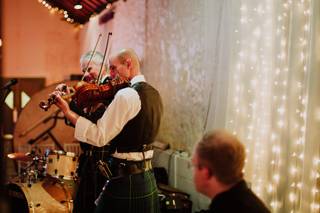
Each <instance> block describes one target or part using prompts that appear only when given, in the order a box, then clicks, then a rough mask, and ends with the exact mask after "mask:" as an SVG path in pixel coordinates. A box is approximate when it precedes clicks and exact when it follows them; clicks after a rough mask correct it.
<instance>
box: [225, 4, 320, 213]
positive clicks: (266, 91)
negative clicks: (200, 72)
mask: <svg viewBox="0 0 320 213" xmlns="http://www.w3.org/2000/svg"><path fill="white" fill-rule="evenodd" d="M246 3H247V4H246ZM311 3H312V0H296V1H293V0H282V1H273V0H264V1H257V2H255V4H253V2H252V1H250V2H249V1H244V0H243V1H241V7H240V11H239V12H240V19H239V25H238V28H237V29H235V30H234V34H235V37H236V38H237V40H236V41H235V43H236V48H238V53H237V56H236V60H235V69H233V71H232V72H233V73H232V75H230V76H232V77H231V79H230V80H231V83H230V91H229V97H232V100H230V101H231V102H230V103H231V104H230V106H229V108H228V118H229V119H228V122H227V128H228V129H231V130H232V131H233V133H234V134H236V135H238V136H239V137H240V138H242V139H243V141H244V143H245V145H246V153H247V159H246V167H245V173H246V178H247V179H248V180H249V181H250V183H251V187H252V189H253V190H254V191H255V193H257V194H258V195H259V196H260V197H262V198H263V199H264V200H266V201H268V205H269V207H270V208H271V210H272V212H283V211H286V212H290V213H295V212H301V211H302V209H303V210H306V207H303V202H304V201H305V200H304V199H305V198H304V197H303V191H304V190H305V189H306V188H305V187H306V186H305V183H304V178H305V172H306V169H305V164H306V161H307V160H309V159H311V158H312V159H313V164H312V169H311V171H310V173H311V174H310V178H311V179H312V180H311V181H309V182H311V183H312V185H313V186H312V187H311V192H310V193H311V195H310V197H311V198H312V201H311V202H310V205H309V206H308V210H307V211H308V212H319V207H320V204H319V189H318V188H317V185H316V181H317V179H319V178H320V175H319V172H318V170H319V165H320V159H319V158H318V157H313V156H312V157H311V158H310V156H306V153H305V151H306V150H305V146H306V136H307V135H306V132H307V130H306V126H307V118H308V117H307V115H308V114H307V109H308V86H307V85H308V76H309V71H310V68H309V63H310V61H309V60H310V59H309V58H310V57H309V50H310V48H311V47H310V45H311V44H310V41H311V33H310V31H311V15H312V12H311V11H312V10H311V9H312V5H311ZM279 6H280V7H279ZM297 20H299V21H297ZM293 22H294V23H293ZM293 30H295V32H294V33H295V35H294V36H293V35H292V33H293V32H292V31H293ZM268 150H269V153H266V152H268ZM265 165H269V166H268V168H267V169H266V168H265ZM264 170H268V174H266V173H265V171H264ZM309 201H310V200H308V201H307V202H309Z"/></svg>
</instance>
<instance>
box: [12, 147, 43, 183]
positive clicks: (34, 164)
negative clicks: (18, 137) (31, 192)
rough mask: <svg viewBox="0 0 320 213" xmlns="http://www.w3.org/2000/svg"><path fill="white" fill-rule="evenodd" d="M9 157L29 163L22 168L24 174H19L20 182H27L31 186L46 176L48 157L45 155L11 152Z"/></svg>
mask: <svg viewBox="0 0 320 213" xmlns="http://www.w3.org/2000/svg"><path fill="white" fill-rule="evenodd" d="M8 157H9V158H10V159H13V160H19V161H23V162H26V163H29V164H28V165H27V166H26V167H25V168H23V169H22V174H21V175H19V176H18V180H19V182H24V183H27V185H28V186H29V187H31V185H32V184H33V183H36V182H38V181H39V180H40V179H41V178H43V177H44V172H45V164H46V159H45V158H44V157H43V156H40V155H36V154H35V152H34V151H32V152H31V153H29V152H28V153H10V154H8Z"/></svg>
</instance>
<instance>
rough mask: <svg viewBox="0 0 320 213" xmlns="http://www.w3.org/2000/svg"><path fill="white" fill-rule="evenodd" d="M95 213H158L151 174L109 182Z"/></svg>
mask: <svg viewBox="0 0 320 213" xmlns="http://www.w3.org/2000/svg"><path fill="white" fill-rule="evenodd" d="M97 204H98V205H97V208H96V211H95V212H96V213H101V212H120V213H122V212H123V213H159V212H160V206H159V200H158V189H157V185H156V181H155V177H154V174H153V172H152V171H151V170H150V171H146V172H143V173H140V174H133V175H128V176H125V177H121V178H117V179H112V180H111V181H109V182H108V183H107V184H106V185H105V187H104V190H103V192H102V193H101V194H100V197H99V200H98V202H97Z"/></svg>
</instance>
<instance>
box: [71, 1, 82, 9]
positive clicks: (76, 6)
mask: <svg viewBox="0 0 320 213" xmlns="http://www.w3.org/2000/svg"><path fill="white" fill-rule="evenodd" d="M73 8H74V9H76V10H81V9H82V4H81V3H80V1H77V2H76V3H75V4H74V6H73Z"/></svg>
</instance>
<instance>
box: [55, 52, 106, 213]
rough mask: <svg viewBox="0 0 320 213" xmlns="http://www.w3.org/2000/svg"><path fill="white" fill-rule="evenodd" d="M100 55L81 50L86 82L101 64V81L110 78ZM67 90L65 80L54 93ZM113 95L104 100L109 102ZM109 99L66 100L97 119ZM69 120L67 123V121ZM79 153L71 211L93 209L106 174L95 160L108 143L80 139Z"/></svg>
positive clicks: (92, 80)
mask: <svg viewBox="0 0 320 213" xmlns="http://www.w3.org/2000/svg"><path fill="white" fill-rule="evenodd" d="M90 59H91V60H90ZM102 63H103V55H102V54H101V53H100V52H94V51H90V52H87V53H85V54H83V55H82V56H81V58H80V67H81V70H82V71H83V72H84V76H83V80H84V82H86V83H91V84H94V83H95V82H96V81H97V79H98V77H99V70H100V68H101V66H102V72H101V83H100V85H103V84H106V83H107V82H108V81H110V80H111V76H109V75H107V68H106V66H105V64H103V65H102ZM61 92H63V93H66V94H68V93H70V90H69V88H68V87H66V85H65V84H60V85H58V86H57V88H56V91H55V93H58V94H59V93H61ZM111 100H112V99H110V100H107V102H110V101H111ZM107 105H108V103H105V104H101V103H97V104H95V105H91V106H89V107H86V108H79V107H78V106H77V104H76V103H75V101H74V100H72V101H71V102H70V103H69V107H70V109H71V110H72V111H74V112H76V113H77V114H79V115H81V116H83V117H85V118H87V119H89V120H90V121H92V122H94V123H96V121H97V120H98V119H99V118H100V117H101V116H102V114H103V113H104V111H105V110H106V107H107ZM66 122H67V123H68V121H66ZM69 124H70V123H69ZM80 147H81V150H82V153H81V155H80V157H79V166H78V170H77V176H78V180H79V181H78V189H77V192H76V197H75V200H74V209H73V212H76V213H82V212H94V210H95V207H96V205H95V203H94V201H95V200H96V199H97V198H98V196H99V194H100V192H101V191H102V188H103V186H104V184H105V182H106V178H105V177H104V176H103V175H102V174H101V173H100V172H99V170H98V169H97V167H96V164H97V162H98V161H99V160H102V161H104V160H105V159H106V158H107V157H108V147H107V146H105V147H95V146H92V145H89V144H87V143H83V142H81V141H80Z"/></svg>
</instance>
